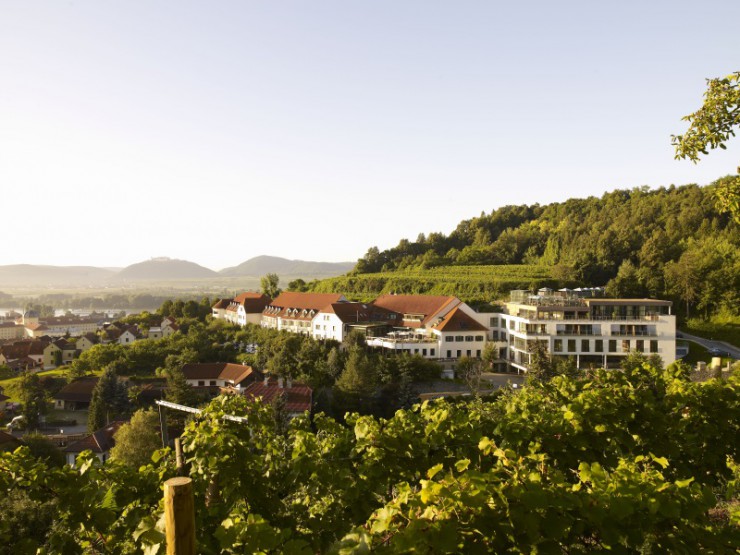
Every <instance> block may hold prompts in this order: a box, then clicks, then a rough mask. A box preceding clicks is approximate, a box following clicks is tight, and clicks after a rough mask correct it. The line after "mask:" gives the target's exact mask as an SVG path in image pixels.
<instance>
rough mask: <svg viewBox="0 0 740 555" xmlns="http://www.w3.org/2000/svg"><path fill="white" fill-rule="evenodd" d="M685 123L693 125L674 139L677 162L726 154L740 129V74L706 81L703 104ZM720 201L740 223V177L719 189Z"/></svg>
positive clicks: (736, 73)
mask: <svg viewBox="0 0 740 555" xmlns="http://www.w3.org/2000/svg"><path fill="white" fill-rule="evenodd" d="M683 120H684V121H688V122H689V124H690V125H689V128H688V130H687V131H686V133H685V134H683V135H672V136H671V144H672V145H673V146H674V147H675V148H676V159H682V160H685V159H686V158H688V159H689V160H691V161H692V162H694V163H696V162H698V161H699V155H700V154H704V155H706V154H709V152H708V149H712V150H713V149H715V148H721V149H722V150H726V149H727V146H726V145H725V143H726V142H727V141H728V140H729V139H730V137H734V136H735V128H736V127H738V126H740V71H736V72H734V73H731V74H730V75H728V76H727V77H724V78H716V79H707V91H706V92H705V93H704V104H703V105H702V107H701V108H700V109H699V110H697V111H696V112H694V113H693V114H689V115H688V116H685V117H684V118H683ZM738 173H740V167H739V168H738ZM717 200H718V204H719V205H720V207H721V209H722V210H726V211H729V212H731V213H732V215H733V217H734V218H735V221H737V222H739V223H740V177H734V178H732V179H728V180H724V181H723V182H722V183H721V184H720V185H719V186H718V188H717Z"/></svg>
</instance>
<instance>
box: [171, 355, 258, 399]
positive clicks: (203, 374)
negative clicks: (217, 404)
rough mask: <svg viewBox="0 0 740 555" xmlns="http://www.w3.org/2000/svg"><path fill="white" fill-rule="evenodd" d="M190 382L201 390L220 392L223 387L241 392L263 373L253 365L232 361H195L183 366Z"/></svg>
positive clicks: (213, 392)
mask: <svg viewBox="0 0 740 555" xmlns="http://www.w3.org/2000/svg"><path fill="white" fill-rule="evenodd" d="M182 373H183V375H184V376H185V380H186V381H187V383H188V384H190V385H191V386H193V387H195V388H196V389H200V390H208V391H210V393H211V394H214V395H216V394H218V393H219V392H220V391H221V390H222V389H227V390H229V391H235V392H239V391H241V390H242V388H244V387H245V386H246V385H247V384H249V383H251V382H253V381H255V380H259V379H261V378H262V375H261V374H260V373H259V372H257V371H256V370H253V369H252V367H251V366H246V365H242V364H232V363H230V362H193V363H189V364H185V365H183V367H182Z"/></svg>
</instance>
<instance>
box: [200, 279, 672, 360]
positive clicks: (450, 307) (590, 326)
mask: <svg viewBox="0 0 740 555" xmlns="http://www.w3.org/2000/svg"><path fill="white" fill-rule="evenodd" d="M594 294H597V293H596V292H595V290H584V292H578V291H573V292H571V291H560V292H552V291H550V290H540V293H539V294H536V295H533V294H531V293H530V292H529V291H512V293H511V301H510V302H509V303H507V304H506V308H505V310H504V311H503V312H500V313H492V312H485V313H484V312H476V311H475V310H474V309H473V308H471V307H470V306H468V305H467V304H465V303H464V302H462V301H461V300H460V299H458V298H456V297H451V296H432V295H382V296H380V297H378V298H377V299H376V300H375V301H373V302H372V303H355V302H349V301H348V300H347V299H346V298H345V297H344V296H343V295H340V294H320V293H295V292H286V293H282V294H281V295H280V296H279V297H278V298H277V299H275V300H274V301H269V302H268V303H267V305H266V306H265V307H264V310H263V311H262V312H261V315H260V316H261V320H260V325H262V326H263V327H269V328H274V329H280V330H285V331H290V332H293V333H301V334H304V335H311V336H312V337H314V338H315V339H334V340H337V341H342V340H343V339H344V337H345V336H346V335H347V333H349V331H350V330H352V329H360V330H362V331H363V332H364V333H365V335H366V337H367V344H368V345H369V346H371V347H375V348H381V349H386V350H390V351H395V352H407V353H411V354H418V355H420V356H422V357H424V358H428V359H436V360H453V361H454V360H456V359H458V358H460V357H462V356H467V357H473V358H477V357H480V356H481V354H482V352H483V350H484V348H485V346H486V344H487V343H490V342H494V345H495V347H496V349H497V352H498V355H499V356H498V359H497V361H496V367H497V368H498V369H500V370H501V369H508V370H516V371H523V372H526V371H527V369H528V366H529V363H530V356H531V355H530V348H531V346H532V343H533V342H535V341H539V342H542V344H543V346H544V347H545V348H546V350H547V352H548V353H550V354H551V355H552V356H553V357H559V358H568V359H571V360H572V361H573V362H574V363H575V364H576V366H577V367H578V368H589V367H605V368H615V367H618V366H619V363H620V361H621V360H622V359H623V358H624V357H626V356H627V355H628V354H629V353H630V352H633V351H640V352H643V353H645V354H647V355H652V354H657V355H659V356H660V358H661V359H662V361H663V364H665V365H668V364H671V363H672V362H674V361H675V360H676V318H675V316H673V315H671V302H670V301H661V300H653V299H607V298H603V297H597V296H585V295H594ZM224 304H225V303H224ZM258 310H259V308H258V307H256V306H255V307H253V308H252V310H251V311H250V312H253V313H255V315H256V313H257V312H258ZM214 317H216V318H219V317H224V316H220V315H219V314H217V309H216V307H214ZM224 319H228V316H226V317H225V318H224Z"/></svg>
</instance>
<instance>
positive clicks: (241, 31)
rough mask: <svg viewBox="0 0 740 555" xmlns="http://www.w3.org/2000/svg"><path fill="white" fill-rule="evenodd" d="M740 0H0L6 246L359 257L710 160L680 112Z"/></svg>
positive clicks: (715, 67) (684, 176)
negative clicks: (684, 151)
mask: <svg viewBox="0 0 740 555" xmlns="http://www.w3.org/2000/svg"><path fill="white" fill-rule="evenodd" d="M737 21H740V2H737V0H724V1H713V0H705V1H703V2H701V3H699V2H695V1H683V0H672V1H662V0H651V1H645V0H641V1H629V0H620V1H618V2H617V1H611V2H594V1H593V0H589V1H582V2H579V1H568V0H563V1H560V2H552V1H551V0H548V1H534V0H530V1H527V2H500V1H493V0H488V1H472V0H470V1H466V0H455V1H446V2H441V1H435V0H418V1H416V0H414V1H412V0H408V1H402V0H365V1H349V0H337V1H328V0H327V1H324V0H313V1H310V2H309V1H306V0H296V1H291V0H276V1H275V0H274V1H267V0H265V1H259V2H255V1H248V0H242V1H233V2H232V1H212V2H210V1H209V2H205V1H201V2H190V1H183V0H178V1H146V2H145V1H138V0H126V1H115V0H110V1H106V2H100V1H98V0H89V1H79V0H74V1H68V2H63V1H60V0H47V1H42V0H38V1H34V0H17V1H11V0H0V206H1V207H2V209H3V215H4V219H5V229H6V240H5V241H4V242H3V246H2V248H0V265H5V264H21V263H27V264H52V265H64V266H70V265H92V266H108V267H112V266H117V267H122V266H126V265H129V264H132V263H136V262H140V261H143V260H147V259H149V258H152V257H160V256H169V257H171V258H180V259H185V260H191V261H193V262H197V263H198V264H202V265H204V266H206V267H209V268H212V269H214V270H218V269H221V268H224V267H228V266H234V265H237V264H239V263H241V262H243V261H245V260H247V259H249V258H251V257H253V256H257V255H262V254H268V255H273V256H282V257H285V258H290V259H301V260H319V261H350V260H356V259H357V258H359V257H361V256H362V255H363V254H364V253H365V252H366V251H367V249H368V248H369V247H371V246H378V247H379V248H380V249H385V248H389V247H392V246H394V245H396V244H397V243H398V241H399V240H400V239H401V238H408V239H410V240H414V239H415V238H416V237H417V236H418V235H419V233H429V232H435V231H439V232H443V233H445V234H447V233H449V232H450V231H452V230H453V229H454V228H455V227H456V225H457V224H458V223H459V222H460V221H461V220H463V219H468V218H471V217H475V216H478V215H480V213H481V212H486V213H490V212H491V211H492V210H494V209H496V208H498V207H501V206H504V205H509V204H534V203H540V204H546V203H550V202H556V201H565V200H567V199H568V198H571V197H587V196H591V195H595V196H601V195H602V194H603V193H604V192H606V191H611V190H614V189H617V188H632V187H640V186H644V185H647V186H649V187H651V188H656V187H660V186H668V185H671V184H675V185H683V184H687V183H698V184H701V185H705V184H709V183H711V182H712V181H714V180H715V179H717V178H719V177H721V176H723V175H726V174H728V173H734V172H735V170H736V168H737V166H738V164H740V138H738V139H736V140H734V141H731V142H730V143H729V144H728V150H727V151H717V152H711V153H710V155H709V156H707V157H705V158H704V159H703V160H702V161H701V162H700V163H699V164H696V165H695V164H692V163H691V162H689V161H676V160H674V153H673V148H672V147H671V144H670V136H671V135H672V134H680V133H682V132H683V131H685V129H686V124H685V123H684V122H682V121H681V117H682V116H684V115H686V114H688V113H691V112H693V111H695V110H696V109H698V108H699V106H700V105H701V101H702V94H703V92H704V90H705V87H706V82H705V79H706V78H709V77H718V76H724V75H727V74H729V73H731V72H733V71H738V70H740V33H738V32H737V28H736V24H737Z"/></svg>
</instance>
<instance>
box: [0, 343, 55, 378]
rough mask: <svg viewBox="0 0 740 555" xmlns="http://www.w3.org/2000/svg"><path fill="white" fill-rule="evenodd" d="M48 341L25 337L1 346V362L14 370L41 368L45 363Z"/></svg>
mask: <svg viewBox="0 0 740 555" xmlns="http://www.w3.org/2000/svg"><path fill="white" fill-rule="evenodd" d="M46 345H48V342H46V341H40V340H30V339H23V340H20V341H14V342H12V343H6V344H4V345H2V346H0V364H5V365H6V366H8V367H10V368H11V369H13V370H18V371H21V370H40V369H41V368H42V367H43V364H44V349H45V347H46Z"/></svg>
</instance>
